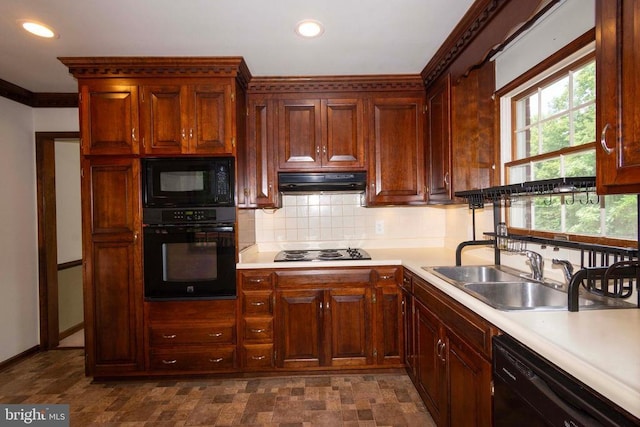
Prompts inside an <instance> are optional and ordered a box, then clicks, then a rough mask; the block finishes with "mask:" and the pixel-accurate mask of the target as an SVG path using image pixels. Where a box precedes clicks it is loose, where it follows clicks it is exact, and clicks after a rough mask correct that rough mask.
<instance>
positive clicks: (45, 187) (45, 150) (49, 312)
mask: <svg viewBox="0 0 640 427" xmlns="http://www.w3.org/2000/svg"><path fill="white" fill-rule="evenodd" d="M79 137H80V134H79V132H36V138H35V139H36V184H37V198H38V203H37V209H38V275H39V301H40V304H39V311H40V348H41V350H50V349H53V348H56V347H58V345H59V344H60V332H61V331H60V312H59V310H60V308H59V296H60V294H61V292H60V286H59V285H60V283H59V279H58V274H59V270H60V269H62V270H67V269H68V268H78V266H80V267H79V268H81V260H72V261H68V262H65V263H62V264H58V235H57V234H58V233H57V228H58V221H57V213H56V205H57V204H56V199H57V197H56V193H57V192H56V167H55V166H56V141H62V140H66V141H71V140H75V141H77V140H78V139H79ZM78 191H79V190H78ZM78 197H79V194H78ZM65 292H67V291H65V290H64V289H63V292H62V294H65ZM80 300H82V296H80ZM65 314H66V313H65ZM64 317H65V316H63V320H64ZM76 328H77V326H76ZM72 332H74V331H73V328H70V329H69V330H68V331H67V333H69V334H70V333H72Z"/></svg>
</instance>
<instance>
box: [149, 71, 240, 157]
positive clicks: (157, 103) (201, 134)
mask: <svg viewBox="0 0 640 427" xmlns="http://www.w3.org/2000/svg"><path fill="white" fill-rule="evenodd" d="M232 91H233V86H232V84H231V83H228V84H224V83H219V84H215V83H210V84H205V83H201V84H180V83H178V82H176V83H174V84H171V83H162V84H158V85H144V86H143V87H142V97H141V103H140V104H141V109H142V112H141V115H142V145H143V150H144V153H145V154H176V155H177V154H206V155H208V154H233V153H234V149H235V136H234V134H233V130H234V126H233V117H234V107H233V105H234V103H233V99H234V96H235V95H234V94H233V92H232Z"/></svg>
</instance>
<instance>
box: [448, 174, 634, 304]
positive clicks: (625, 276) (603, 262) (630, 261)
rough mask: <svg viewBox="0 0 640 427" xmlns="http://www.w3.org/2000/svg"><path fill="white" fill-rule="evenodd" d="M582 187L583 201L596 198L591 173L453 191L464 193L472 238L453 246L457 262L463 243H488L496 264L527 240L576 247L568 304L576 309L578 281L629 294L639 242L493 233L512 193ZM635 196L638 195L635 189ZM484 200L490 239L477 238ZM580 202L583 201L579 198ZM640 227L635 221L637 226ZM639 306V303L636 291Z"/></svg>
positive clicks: (607, 292)
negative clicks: (633, 245) (489, 214)
mask: <svg viewBox="0 0 640 427" xmlns="http://www.w3.org/2000/svg"><path fill="white" fill-rule="evenodd" d="M578 193H586V195H587V197H586V200H587V203H596V202H597V201H592V199H591V197H593V198H596V200H597V198H598V196H597V195H596V192H595V177H572V178H557V179H548V180H541V181H529V182H523V183H521V184H511V185H503V186H496V187H490V188H485V189H480V190H469V191H460V192H456V193H455V196H456V197H460V198H463V199H466V200H467V202H468V204H469V209H471V210H472V218H473V240H471V241H466V242H462V243H460V244H459V245H458V248H457V249H456V265H461V261H462V255H461V254H462V249H464V248H465V247H467V246H481V245H482V246H493V247H494V258H495V260H494V261H495V264H496V265H499V264H500V252H501V251H508V252H518V253H519V252H522V251H523V250H524V249H526V244H527V242H531V243H536V244H540V245H541V246H542V247H543V248H544V247H545V246H547V245H548V246H552V247H554V249H555V248H560V247H562V248H568V249H573V250H578V251H580V260H581V261H580V270H578V271H577V272H575V273H574V274H573V275H572V276H571V280H570V281H569V289H568V299H569V301H568V309H569V311H578V295H579V289H580V287H583V288H584V289H586V290H587V291H588V292H590V293H592V294H595V295H600V296H603V297H609V298H621V299H625V298H629V297H630V296H631V295H632V294H633V290H634V287H635V288H636V289H638V287H639V285H638V284H639V283H640V261H639V259H638V248H630V247H629V248H623V247H617V246H607V245H598V244H591V243H580V242H573V241H569V240H562V239H549V238H543V237H537V236H528V235H519V234H518V235H514V234H511V235H507V236H499V237H498V236H497V226H498V223H499V222H500V208H501V206H502V204H503V203H506V202H507V201H509V200H510V199H512V198H514V197H532V196H541V195H550V196H553V195H560V194H570V195H575V194H578ZM639 197H640V195H639ZM485 202H490V203H492V204H493V221H494V231H493V232H486V233H483V234H484V235H485V236H488V237H489V239H488V240H486V239H483V240H477V239H476V220H475V210H476V209H481V208H484V205H485ZM582 203H585V202H582ZM638 210H639V212H638V219H639V221H640V200H639V201H638ZM638 229H639V230H640V225H639V227H638ZM498 238H500V239H506V240H507V243H506V245H503V248H504V247H506V249H500V248H499V247H498ZM637 294H638V303H637V305H638V307H639V308H640V291H639V292H637Z"/></svg>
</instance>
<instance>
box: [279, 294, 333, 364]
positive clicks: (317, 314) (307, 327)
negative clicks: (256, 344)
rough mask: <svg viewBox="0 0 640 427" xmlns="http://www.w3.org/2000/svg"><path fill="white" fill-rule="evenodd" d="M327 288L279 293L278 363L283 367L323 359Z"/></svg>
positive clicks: (320, 361)
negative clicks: (324, 294)
mask: <svg viewBox="0 0 640 427" xmlns="http://www.w3.org/2000/svg"><path fill="white" fill-rule="evenodd" d="M322 304H324V296H323V291H318V290H308V291H307V290H300V291H299V290H284V291H277V292H276V315H275V316H276V322H277V327H276V333H275V340H276V352H277V354H276V363H277V366H278V367H281V368H305V367H315V366H320V365H323V364H325V361H324V360H322V357H323V354H322V353H323V351H322V330H323V325H322V323H323V321H324V316H323V308H324V307H322Z"/></svg>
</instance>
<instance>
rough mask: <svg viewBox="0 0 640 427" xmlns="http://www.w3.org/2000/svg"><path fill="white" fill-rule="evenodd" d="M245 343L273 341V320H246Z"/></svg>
mask: <svg viewBox="0 0 640 427" xmlns="http://www.w3.org/2000/svg"><path fill="white" fill-rule="evenodd" d="M244 341H245V342H246V341H253V342H271V341H273V320H272V319H271V318H257V319H245V321H244Z"/></svg>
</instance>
